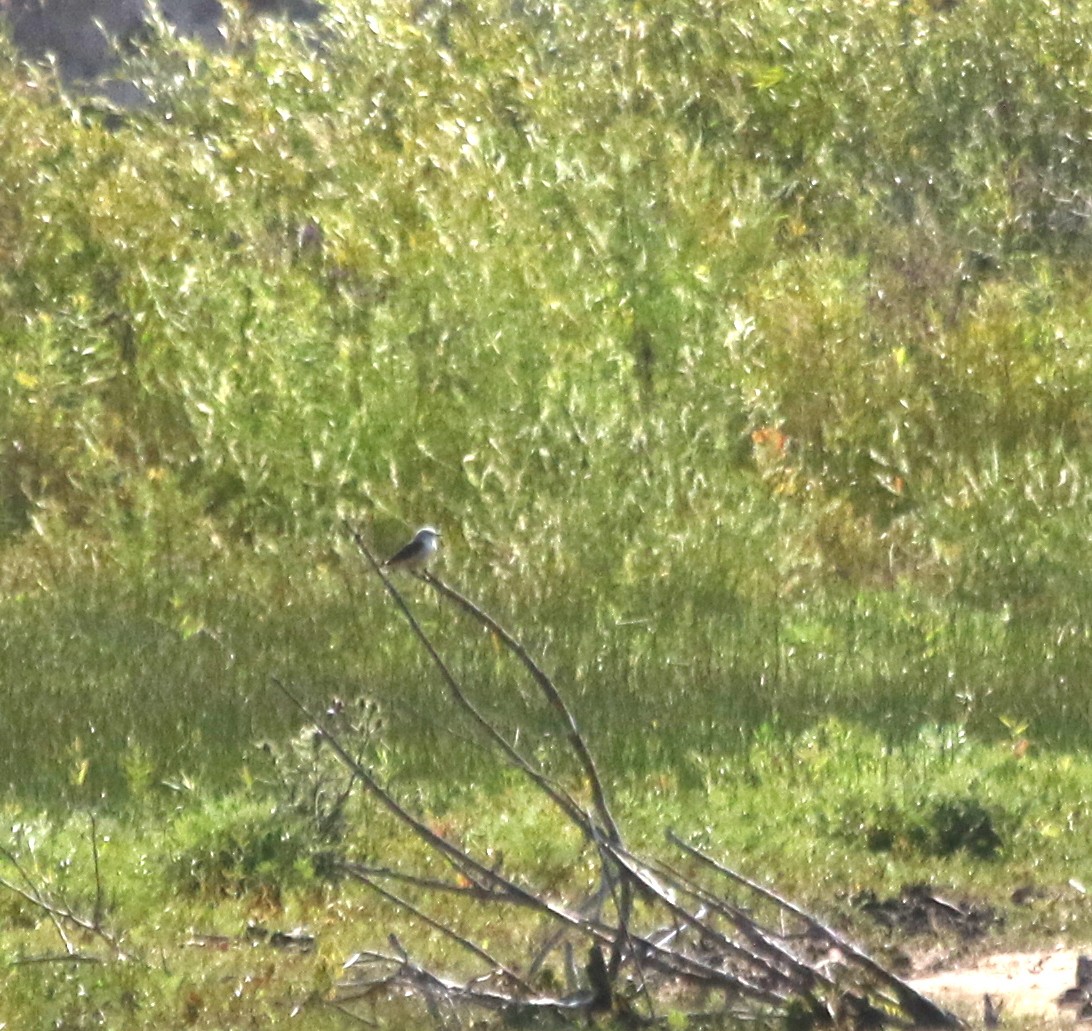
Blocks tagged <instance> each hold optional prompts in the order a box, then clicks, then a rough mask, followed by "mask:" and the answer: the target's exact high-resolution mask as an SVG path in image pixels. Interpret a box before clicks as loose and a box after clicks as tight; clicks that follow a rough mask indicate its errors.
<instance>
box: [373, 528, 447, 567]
mask: <svg viewBox="0 0 1092 1031" xmlns="http://www.w3.org/2000/svg"><path fill="white" fill-rule="evenodd" d="M439 548H440V531H439V530H434V529H433V528H432V527H431V526H422V527H421V529H420V530H418V531H417V532H416V533H415V534H414V535H413V540H412V541H410V542H409V544H407V545H406V546H405V547H403V548H399V549H398V551H396V552H395V553H394V554H393V555H391V557H390V558H389V559H387V561H386V562H384V563H383V566H384V568H386V569H413V570H417V569H423V568H424V567H425V566H426V565H427V564H428V561H429V559H431V558H432V556H433V555H435V554H436V552H437V551H438V550H439Z"/></svg>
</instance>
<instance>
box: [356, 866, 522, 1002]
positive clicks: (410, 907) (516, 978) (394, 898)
mask: <svg viewBox="0 0 1092 1031" xmlns="http://www.w3.org/2000/svg"><path fill="white" fill-rule="evenodd" d="M348 872H349V873H350V875H351V876H353V877H355V878H356V880H358V881H360V882H361V883H362V884H366V885H367V886H368V887H369V888H371V889H372V891H374V892H375V893H376V894H377V895H379V896H381V897H382V898H385V899H386V900H387V901H388V902H391V903H393V904H394V905H396V906H398V907H399V908H401V909H404V910H406V912H407V913H411V914H412V915H413V916H415V917H417V919H418V920H420V921H422V922H423V923H425V924H427V925H428V926H429V927H431V928H433V929H434V930H436V931H439V932H440V933H441V934H442V935H444V937H446V938H450V939H451V940H452V941H453V942H455V943H456V944H458V945H461V946H462V947H463V948H464V949H466V950H467V951H468V952H470V953H472V954H473V955H475V956H477V957H478V959H481V960H484V961H485V962H486V963H489V964H490V965H491V966H492V967H493V968H494V970H498V971H500V972H501V973H502V974H504V976H505V977H506V978H508V980H509V981H511V982H512V983H513V984H516V985H519V987H520V988H522V989H523V990H524V991H527V992H530V991H533V989H532V988H531V986H530V985H529V984H528V983H527V982H526V981H525V980H524V979H523V978H522V977H520V975H519V974H517V973H516V972H515V971H514V970H512V969H510V968H509V967H508V966H506V965H505V964H504V963H502V962H501V961H500V960H499V959H495V958H494V957H493V956H491V955H490V954H489V953H488V952H486V950H485V949H483V948H482V947H481V946H480V945H476V944H475V943H474V942H472V941H470V939H469V938H466V937H464V936H463V935H461V934H459V933H458V932H457V931H456V930H454V929H453V928H451V927H448V926H447V925H446V924H444V923H441V922H440V921H439V920H437V919H435V918H434V917H431V916H429V915H428V914H427V913H425V912H424V911H423V910H421V909H419V908H418V907H417V906H415V905H414V904H413V903H412V902H410V901H409V900H408V899H404V898H402V897H401V896H400V895H396V894H395V893H394V892H393V891H388V890H387V889H386V888H384V887H383V886H382V885H381V884H379V883H377V882H376V881H375V880H373V879H372V878H370V877H368V876H367V875H366V874H363V873H361V872H360V871H358V870H349V871H348Z"/></svg>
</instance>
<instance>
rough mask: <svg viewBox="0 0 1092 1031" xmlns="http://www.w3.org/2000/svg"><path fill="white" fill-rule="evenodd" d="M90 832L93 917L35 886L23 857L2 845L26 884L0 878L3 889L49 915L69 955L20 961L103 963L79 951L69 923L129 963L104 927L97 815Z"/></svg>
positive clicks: (1, 854) (0, 848)
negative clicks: (93, 892)
mask: <svg viewBox="0 0 1092 1031" xmlns="http://www.w3.org/2000/svg"><path fill="white" fill-rule="evenodd" d="M90 833H91V855H92V861H93V865H94V874H95V903H94V910H93V913H92V915H91V916H90V917H87V916H83V915H81V914H79V913H77V912H76V911H75V909H74V908H73V907H72V906H71V905H68V904H66V903H64V902H61V901H57V900H56V899H55V898H53V897H52V896H51V895H50V894H49V893H48V892H47V891H46V889H45V888H44V887H43V886H42V885H39V884H36V883H35V881H34V879H33V878H32V877H31V875H30V873H29V872H28V871H27V870H26V869H25V867H24V866H23V864H22V863H21V862H20V861H19V857H18V856H17V855H16V854H15V852H14V851H13V850H12V849H10V848H7V847H6V846H0V857H2V858H4V859H6V860H7V861H8V862H9V863H10V864H11V865H12V866H13V867H14V868H15V870H16V872H17V873H18V874H19V876H20V878H21V879H22V880H23V882H24V884H25V885H26V887H20V886H19V885H18V884H15V883H13V882H12V881H9V880H7V879H6V878H3V877H0V888H3V889H5V890H6V891H10V892H12V893H13V894H15V895H18V896H19V897H20V898H21V899H23V900H24V901H25V902H28V903H29V904H30V905H32V906H34V907H35V908H36V909H40V910H41V911H42V912H43V913H45V914H46V916H47V917H48V919H49V921H50V922H51V923H52V924H53V928H54V930H55V931H56V932H57V937H58V938H60V940H61V945H62V946H63V947H64V950H65V955H64V956H63V957H40V958H37V959H24V960H20V961H18V962H23V963H28V962H58V961H60V960H62V959H67V960H71V961H73V962H83V963H88V962H100V961H101V959H100V958H99V957H94V956H87V955H84V954H82V953H80V952H79V951H77V949H76V947H75V946H74V945H73V944H72V941H71V940H70V939H69V937H68V935H67V933H66V932H65V925H66V924H67V925H69V926H71V927H75V928H78V929H79V930H81V931H84V932H86V933H88V934H90V935H93V936H94V937H96V938H98V939H99V940H100V941H102V942H103V943H104V944H105V945H107V946H108V947H109V949H110V951H111V953H112V954H113V957H114V958H115V959H118V960H125V959H128V958H129V956H128V955H127V954H126V952H125V950H124V949H123V948H122V946H121V943H120V941H119V940H118V939H117V937H115V936H114V935H113V934H112V933H111V932H110V931H108V930H107V929H106V928H105V927H104V926H103V887H102V875H101V871H100V869H99V850H98V840H97V839H98V833H97V826H96V822H95V817H94V814H92V815H91V829H90Z"/></svg>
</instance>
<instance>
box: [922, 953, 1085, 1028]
mask: <svg viewBox="0 0 1092 1031" xmlns="http://www.w3.org/2000/svg"><path fill="white" fill-rule="evenodd" d="M1082 953H1083V954H1088V953H1092V945H1090V946H1088V947H1086V948H1084V949H1078V948H1072V947H1058V948H1056V949H1049V950H1043V951H1037V952H1006V953H994V954H992V955H987V956H982V957H979V958H978V959H976V960H974V961H973V962H971V963H968V964H965V965H963V964H961V965H959V966H956V967H953V968H951V969H949V970H941V971H937V972H935V973H931V974H929V975H928V976H924V977H918V978H914V979H912V980H911V984H913V986H914V987H915V988H916V989H917V990H918V991H919V992H921V993H923V994H924V995H927V996H928V997H929V998H931V999H933V1000H934V1001H936V1002H938V1003H940V1005H942V1006H944V1007H946V1008H948V1009H951V1010H952V1011H954V1012H956V1013H959V1014H960V1015H962V1016H966V1017H968V1018H971V1019H973V1020H974V1022H975V1025H976V1026H982V1020H983V1013H984V1005H983V998H984V996H986V995H989V996H990V998H991V999H992V1000H993V1002H994V1004H995V1005H999V1006H1000V1007H1001V1013H1000V1016H1001V1020H1002V1026H1009V1027H1011V1026H1013V1025H1014V1024H1016V1023H1017V1022H1023V1023H1024V1024H1025V1025H1026V1026H1029V1027H1042V1028H1056V1027H1070V1026H1072V1025H1073V1024H1074V1023H1075V1021H1076V1019H1077V1016H1078V1015H1079V1013H1080V1008H1081V1003H1080V1002H1079V1001H1078V1000H1076V994H1077V993H1075V992H1071V993H1070V994H1071V996H1072V997H1073V998H1074V1001H1075V1002H1076V1004H1075V1005H1068V1006H1059V1004H1058V1003H1059V999H1061V998H1063V997H1065V995H1066V993H1067V992H1070V990H1071V989H1074V987H1075V986H1076V985H1077V960H1078V957H1079V956H1081V955H1082Z"/></svg>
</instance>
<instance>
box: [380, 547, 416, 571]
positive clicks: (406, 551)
mask: <svg viewBox="0 0 1092 1031" xmlns="http://www.w3.org/2000/svg"><path fill="white" fill-rule="evenodd" d="M420 549H421V545H420V543H419V542H418V541H410V542H409V544H407V545H406V546H405V547H403V548H399V549H398V550H397V551H396V552H395V553H394V554H393V555H391V557H390V558H389V559H387V561H386V562H384V563H383V565H385V566H393V565H397V564H398V563H399V562H405V561H406V560H407V559H411V558H413V557H414V556H415V555H416V554H417V552H418V551H420Z"/></svg>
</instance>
